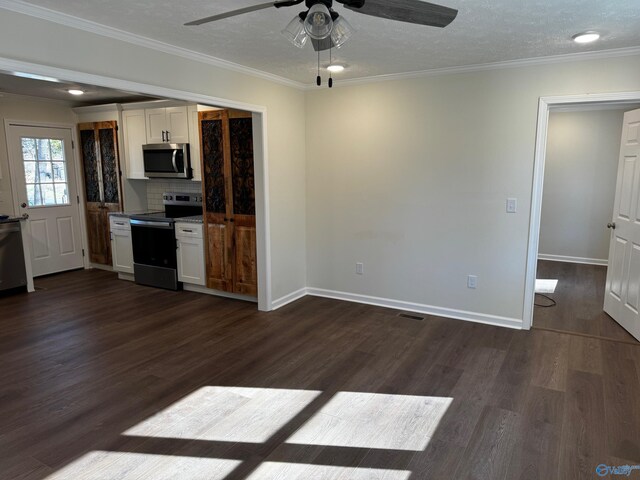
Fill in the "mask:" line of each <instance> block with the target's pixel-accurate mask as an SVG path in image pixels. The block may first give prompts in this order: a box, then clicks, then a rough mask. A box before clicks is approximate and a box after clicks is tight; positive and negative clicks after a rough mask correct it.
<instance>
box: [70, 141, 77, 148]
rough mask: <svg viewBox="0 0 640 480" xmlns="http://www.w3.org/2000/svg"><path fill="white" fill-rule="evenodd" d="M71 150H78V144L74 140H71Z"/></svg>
mask: <svg viewBox="0 0 640 480" xmlns="http://www.w3.org/2000/svg"><path fill="white" fill-rule="evenodd" d="M71 149H72V150H75V149H76V143H75V142H74V141H73V140H71Z"/></svg>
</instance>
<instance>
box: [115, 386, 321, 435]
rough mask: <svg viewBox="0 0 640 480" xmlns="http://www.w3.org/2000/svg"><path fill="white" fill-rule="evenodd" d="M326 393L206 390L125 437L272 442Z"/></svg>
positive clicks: (228, 389)
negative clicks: (271, 438)
mask: <svg viewBox="0 0 640 480" xmlns="http://www.w3.org/2000/svg"><path fill="white" fill-rule="evenodd" d="M319 394H320V392H318V391H310V390H284V389H274V388H242V387H203V388H201V389H199V390H197V391H195V392H194V393H192V394H191V395H189V396H187V397H185V398H183V399H182V400H180V401H178V402H177V403H175V404H173V405H171V406H170V407H168V408H166V409H164V410H163V411H161V412H160V413H158V414H156V415H154V416H153V417H151V418H149V419H147V420H145V421H143V422H141V423H139V424H138V425H136V426H135V427H133V428H130V429H129V430H127V431H126V432H124V434H125V435H132V436H141V437H164V438H179V439H194V440H195V439H197V440H205V441H206V440H210V441H221V442H245V443H263V442H266V441H267V440H268V439H269V438H270V437H271V436H272V435H273V434H275V433H276V432H277V431H278V430H279V429H280V428H282V427H283V426H284V425H286V424H287V423H288V422H289V421H290V420H291V419H293V418H294V417H295V416H296V415H298V413H300V411H302V410H303V409H304V408H305V407H306V406H307V405H308V404H309V403H311V402H312V401H313V400H314V399H315V398H316V397H317V396H318V395H319Z"/></svg>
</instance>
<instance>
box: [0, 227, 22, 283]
mask: <svg viewBox="0 0 640 480" xmlns="http://www.w3.org/2000/svg"><path fill="white" fill-rule="evenodd" d="M26 284H27V272H26V270H25V267H24V250H23V249H22V232H21V231H20V221H19V220H16V221H15V222H4V223H0V291H2V290H8V289H11V288H17V287H22V286H25V285H26Z"/></svg>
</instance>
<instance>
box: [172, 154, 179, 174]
mask: <svg viewBox="0 0 640 480" xmlns="http://www.w3.org/2000/svg"><path fill="white" fill-rule="evenodd" d="M177 155H178V150H174V151H173V155H172V156H171V163H173V171H174V172H176V173H178V164H177V163H176V157H177Z"/></svg>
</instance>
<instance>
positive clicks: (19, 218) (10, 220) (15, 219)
mask: <svg viewBox="0 0 640 480" xmlns="http://www.w3.org/2000/svg"><path fill="white" fill-rule="evenodd" d="M20 220H25V218H23V217H9V218H5V219H4V220H0V223H13V222H19V221H20Z"/></svg>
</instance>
